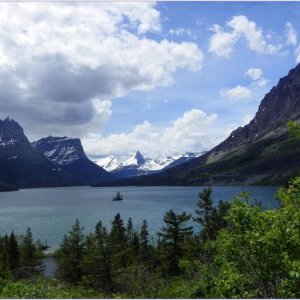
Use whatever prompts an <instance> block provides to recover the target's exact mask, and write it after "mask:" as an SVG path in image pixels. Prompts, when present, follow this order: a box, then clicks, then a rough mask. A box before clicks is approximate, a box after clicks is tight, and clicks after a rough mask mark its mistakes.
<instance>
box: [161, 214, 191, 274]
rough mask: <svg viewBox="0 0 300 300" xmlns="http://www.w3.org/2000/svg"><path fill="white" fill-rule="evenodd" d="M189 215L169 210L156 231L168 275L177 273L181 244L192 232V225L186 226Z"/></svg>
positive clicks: (178, 270) (178, 271)
mask: <svg viewBox="0 0 300 300" xmlns="http://www.w3.org/2000/svg"><path fill="white" fill-rule="evenodd" d="M190 218H191V215H187V214H186V212H183V213H182V214H176V213H175V212H174V211H173V210H170V211H168V212H166V213H165V215H164V223H165V226H164V227H163V228H162V229H161V231H160V232H159V233H158V236H159V237H160V238H161V241H160V243H161V255H162V257H163V261H164V264H165V267H166V269H165V272H166V273H167V274H168V275H171V276H172V275H178V274H179V273H180V269H179V259H180V257H182V255H183V245H184V243H185V240H186V238H187V237H188V236H190V235H192V234H193V227H192V226H187V227H186V223H187V222H188V221H189V220H190Z"/></svg>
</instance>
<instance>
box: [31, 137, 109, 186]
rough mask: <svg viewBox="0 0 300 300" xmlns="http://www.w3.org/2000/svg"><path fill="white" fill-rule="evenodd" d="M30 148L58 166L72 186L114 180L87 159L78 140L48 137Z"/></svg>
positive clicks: (34, 143)
mask: <svg viewBox="0 0 300 300" xmlns="http://www.w3.org/2000/svg"><path fill="white" fill-rule="evenodd" d="M32 147H34V148H35V149H36V150H37V151H39V152H40V153H42V154H43V155H44V156H45V157H47V158H48V159H49V160H50V161H52V162H53V163H55V164H56V165H57V166H59V167H60V168H61V169H62V170H63V171H64V172H65V173H66V174H67V175H68V176H69V177H70V178H71V180H72V182H73V183H74V184H79V185H82V184H93V183H96V182H99V181H101V182H103V181H106V180H112V179H113V178H114V177H113V176H112V175H111V174H110V173H108V172H107V171H105V170H104V169H103V168H101V167H99V166H98V165H96V164H95V163H94V162H92V161H90V160H89V159H88V158H87V156H86V155H85V153H84V150H83V148H82V145H81V141H80V139H74V138H68V137H52V136H49V137H47V138H42V139H40V140H38V141H36V142H33V143H32Z"/></svg>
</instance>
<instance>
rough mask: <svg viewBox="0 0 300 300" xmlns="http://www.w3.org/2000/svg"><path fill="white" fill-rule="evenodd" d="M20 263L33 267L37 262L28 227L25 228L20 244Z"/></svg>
mask: <svg viewBox="0 0 300 300" xmlns="http://www.w3.org/2000/svg"><path fill="white" fill-rule="evenodd" d="M20 252H21V263H22V265H23V266H26V267H29V268H33V267H34V266H35V265H36V264H37V260H36V257H35V254H36V248H35V245H34V243H33V238H32V233H31V230H30V228H28V229H27V231H26V234H25V236H24V237H23V239H22V242H21V245H20Z"/></svg>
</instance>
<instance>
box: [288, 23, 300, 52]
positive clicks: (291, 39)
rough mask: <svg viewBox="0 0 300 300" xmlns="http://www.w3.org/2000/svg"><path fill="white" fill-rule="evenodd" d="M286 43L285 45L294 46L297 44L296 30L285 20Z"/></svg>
mask: <svg viewBox="0 0 300 300" xmlns="http://www.w3.org/2000/svg"><path fill="white" fill-rule="evenodd" d="M285 26H286V31H285V34H286V43H287V45H292V46H296V45H297V41H298V39H297V32H296V30H295V28H294V26H293V25H292V24H291V23H290V22H286V24H285Z"/></svg>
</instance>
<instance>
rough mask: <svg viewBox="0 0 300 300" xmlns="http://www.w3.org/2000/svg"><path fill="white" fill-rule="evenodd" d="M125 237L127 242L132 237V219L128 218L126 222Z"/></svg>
mask: <svg viewBox="0 0 300 300" xmlns="http://www.w3.org/2000/svg"><path fill="white" fill-rule="evenodd" d="M126 238H127V241H128V243H129V244H131V243H132V239H133V224H132V219H131V218H129V219H128V222H127V227H126Z"/></svg>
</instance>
